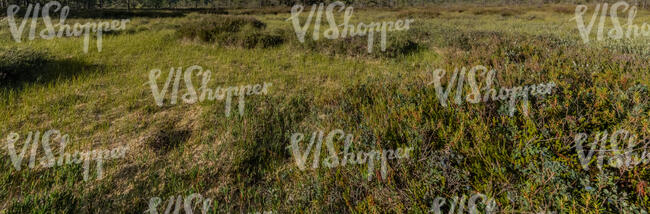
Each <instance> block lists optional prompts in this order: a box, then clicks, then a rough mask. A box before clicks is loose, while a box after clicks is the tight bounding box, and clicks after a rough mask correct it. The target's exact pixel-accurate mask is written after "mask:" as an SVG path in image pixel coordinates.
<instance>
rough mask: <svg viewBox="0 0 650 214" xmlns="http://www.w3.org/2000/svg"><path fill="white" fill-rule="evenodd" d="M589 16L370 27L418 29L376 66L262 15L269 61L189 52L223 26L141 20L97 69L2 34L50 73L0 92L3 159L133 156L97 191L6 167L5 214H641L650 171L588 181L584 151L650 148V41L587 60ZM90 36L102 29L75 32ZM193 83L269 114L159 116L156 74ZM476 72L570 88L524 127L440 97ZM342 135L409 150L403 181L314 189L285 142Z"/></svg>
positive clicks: (434, 20) (71, 54)
mask: <svg viewBox="0 0 650 214" xmlns="http://www.w3.org/2000/svg"><path fill="white" fill-rule="evenodd" d="M574 9H575V6H570V5H546V6H540V7H532V6H531V7H523V6H522V7H514V6H513V7H488V8H485V7H482V6H476V5H462V6H460V5H459V6H448V7H442V6H441V7H434V8H402V9H390V10H389V9H358V10H355V15H354V18H353V22H355V23H356V22H364V23H370V22H379V21H392V20H396V19H403V18H406V17H411V18H414V19H415V20H416V21H415V22H414V23H413V24H412V26H411V29H409V30H408V31H405V32H394V33H393V32H389V34H390V35H391V40H390V42H389V50H388V51H387V52H380V51H378V50H379V49H378V47H375V50H377V51H376V52H374V53H373V54H367V53H364V52H365V49H363V48H361V49H359V48H358V47H363V43H364V42H365V41H366V37H359V38H357V39H352V41H350V40H343V41H330V40H319V41H307V42H306V43H305V44H302V43H299V42H298V40H297V38H296V36H295V34H294V31H293V29H292V27H291V23H290V22H289V21H287V20H286V19H287V18H289V16H290V14H289V13H283V12H281V13H277V14H274V13H270V12H269V13H268V14H267V12H268V11H267V12H265V11H264V10H260V11H256V12H254V13H252V14H249V15H245V16H248V17H253V18H254V19H257V20H259V21H261V22H263V23H265V24H266V27H265V28H263V29H259V32H261V33H262V34H266V33H268V34H272V35H274V36H277V38H281V42H278V44H271V45H269V47H262V46H260V45H256V46H254V47H246V46H241V45H233V44H237V43H224V42H220V40H217V41H209V42H206V41H202V40H201V39H193V38H187V37H185V36H183V35H182V34H181V33H179V31H180V30H179V29H182V27H183V26H191V24H192V23H194V24H198V25H200V23H202V22H201V20H207V19H210V18H211V17H212V18H214V17H217V19H223V17H225V16H231V17H234V16H237V17H239V16H244V15H216V14H198V13H192V14H188V15H186V16H184V17H171V18H142V17H133V18H131V22H130V23H129V24H128V25H127V29H126V30H125V31H123V32H118V33H115V34H111V35H105V36H104V38H103V39H104V41H103V50H102V51H101V52H98V51H97V50H96V49H95V47H94V40H91V42H90V50H89V52H88V53H83V51H82V44H83V42H82V38H55V39H53V40H44V39H36V40H33V41H29V40H27V41H25V40H26V39H25V38H23V40H24V41H23V42H21V43H16V42H14V41H13V40H12V39H11V34H10V32H9V27H8V24H7V23H8V22H7V21H6V20H3V21H2V22H1V23H0V47H2V48H0V49H2V50H3V51H5V53H6V52H7V50H10V49H21V50H24V49H28V50H30V52H28V54H30V56H34V57H38V59H40V60H41V61H42V63H40V64H38V65H39V66H35V67H26V68H27V69H26V70H25V72H28V73H34V74H35V75H34V76H33V77H30V78H27V79H24V80H21V81H19V82H16V83H12V84H9V85H5V86H3V87H0V106H1V108H0V121H1V122H0V137H1V138H0V139H1V140H0V142H2V143H3V148H5V149H3V151H6V146H5V142H6V139H5V138H6V136H7V135H8V134H9V133H10V132H17V133H19V134H20V135H21V136H24V135H26V134H27V132H30V131H41V132H44V131H46V130H49V129H58V130H60V131H61V132H62V133H64V134H68V135H69V136H70V137H71V143H70V144H69V145H68V148H66V151H86V150H92V149H96V148H114V147H117V146H121V145H128V146H129V147H130V150H129V152H128V153H127V156H126V158H124V159H119V160H115V161H110V162H107V163H105V165H104V171H105V172H104V173H105V175H104V176H105V177H104V178H103V179H101V180H96V179H90V180H88V181H84V180H83V179H82V176H81V174H82V173H81V171H82V168H81V167H80V166H79V165H65V166H61V167H54V168H49V169H23V170H20V171H16V170H15V169H14V168H13V167H12V164H11V161H10V158H9V155H8V154H7V153H6V152H2V153H0V202H1V203H0V209H2V210H4V211H5V212H7V213H50V212H56V213H142V212H144V211H145V210H147V209H148V207H147V203H148V202H149V199H150V198H151V197H160V198H162V199H164V200H167V199H168V198H169V197H170V196H176V195H183V196H186V195H189V194H192V193H200V194H202V195H203V196H204V197H209V198H212V199H213V201H214V205H213V206H212V207H213V209H212V212H214V213H248V212H263V211H273V212H274V213H275V212H277V213H293V212H297V213H303V212H304V213H311V212H316V213H424V212H428V211H429V209H430V208H431V204H432V201H433V200H434V198H435V197H444V198H453V197H454V196H459V197H461V196H462V195H471V194H474V193H482V194H485V195H487V196H489V197H492V198H494V199H496V201H497V205H498V210H499V212H502V213H509V212H515V211H523V212H526V213H531V212H552V211H555V212H557V213H640V212H645V210H646V208H647V207H648V206H650V198H648V192H650V187H648V183H647V182H648V180H649V179H650V171H648V170H647V166H646V165H639V166H636V167H633V168H628V169H616V168H605V169H604V170H603V171H602V172H601V171H599V170H598V169H596V167H592V168H591V170H583V169H582V167H581V165H580V162H579V159H578V157H577V153H576V150H575V148H574V147H573V145H574V143H573V136H574V135H575V134H576V133H580V132H585V133H594V132H597V131H605V130H610V132H611V130H616V129H626V130H629V131H631V132H634V133H636V134H638V135H640V136H647V134H648V125H649V120H648V119H649V117H648V113H649V112H650V105H649V103H648V99H649V98H648V95H650V92H649V91H648V84H649V83H648V81H650V77H648V75H649V74H650V72H649V71H650V68H649V67H648V64H649V63H650V60H649V56H650V49H649V48H648V41H649V40H650V37H647V36H646V37H640V38H635V39H631V40H627V39H625V40H620V41H601V42H597V41H596V42H591V43H589V44H584V43H583V42H582V40H581V39H580V37H579V33H578V29H577V27H576V23H575V21H573V20H571V18H573V16H574V15H573V11H574ZM590 9H591V10H593V7H590ZM253 11H255V10H253ZM228 12H229V13H230V14H237V12H239V11H238V10H232V11H228ZM249 13H251V12H249ZM649 14H650V12H648V11H644V10H640V11H639V14H638V15H637V18H636V19H635V22H636V23H639V24H642V23H650V16H649ZM587 17H590V14H589V15H588V16H587ZM338 18H341V17H338ZM303 20H304V19H303ZM87 21H99V20H98V19H95V20H91V19H69V20H68V21H67V23H75V22H80V23H85V22H87ZM608 25H611V23H608ZM247 30H251V29H244V30H242V32H239V33H237V34H233V35H230V36H231V37H228V38H230V39H233V41H240V40H241V38H247V36H250V35H251V34H246V32H245V31H247ZM255 30H256V29H252V30H251V31H255ZM25 34H27V33H25ZM238 36H240V37H238ZM377 38H378V36H376V39H375V40H376V41H377V40H378V39H377ZM393 38H400V39H402V40H408V41H410V42H412V44H416V48H410V47H411V46H408V47H406V48H404V49H391V48H390V47H401V46H399V44H404V42H403V41H402V40H399V39H397V40H392V39H393ZM307 40H309V39H307ZM244 44H245V43H244ZM341 44H343V45H341ZM390 45H394V46H390ZM37 53H40V54H37ZM41 54H42V55H44V56H41ZM3 59H5V60H7V59H8V57H6V56H5V57H4V58H3ZM15 60H21V59H15ZM3 63H13V62H3ZM192 65H199V66H202V67H203V68H204V69H209V70H211V71H213V80H212V82H211V86H213V87H216V86H237V85H248V84H260V83H263V82H270V83H272V84H273V86H272V87H271V88H270V89H269V94H268V95H265V96H250V97H247V98H246V108H245V113H244V114H243V116H240V115H239V114H232V115H231V116H230V117H226V116H225V114H224V102H223V101H210V102H207V101H206V102H201V103H196V104H191V105H190V104H177V105H169V104H166V105H165V106H163V107H159V106H157V105H156V103H155V101H154V99H153V96H152V92H151V89H150V88H149V85H147V84H146V83H147V82H148V81H149V79H148V76H149V71H150V70H152V69H161V70H162V71H163V77H164V78H166V75H167V71H169V69H170V68H172V67H183V69H185V68H187V67H189V66H192ZM476 65H484V66H486V67H488V68H490V69H495V70H496V71H497V83H496V84H497V85H496V86H497V88H500V87H508V88H510V87H515V86H523V85H529V84H537V83H546V82H551V81H553V82H555V83H556V84H557V87H556V88H555V89H554V90H553V93H552V94H551V95H549V96H546V97H544V98H543V99H531V100H530V106H531V108H530V112H529V115H528V116H525V115H523V114H522V113H521V110H522V109H521V107H520V106H518V107H519V109H518V111H517V112H516V113H515V115H514V116H512V117H510V116H509V115H508V114H507V105H506V104H505V103H500V102H486V103H479V104H470V103H467V102H465V103H463V104H461V105H456V104H455V103H453V102H451V101H449V103H450V104H449V105H450V106H448V107H443V106H441V105H440V103H439V101H438V98H437V97H436V93H435V88H434V87H433V85H428V83H429V82H430V81H431V80H432V74H431V72H432V70H433V68H443V69H446V70H447V71H448V73H449V72H451V71H453V69H454V68H460V67H467V68H471V67H474V66H476ZM161 79H163V78H161ZM479 79H481V78H479ZM198 82H199V80H198V78H197V79H196V80H195V81H194V84H195V86H196V87H198V86H197V85H198ZM161 84H163V83H162V82H159V86H160V85H161ZM479 85H481V86H482V85H483V81H482V79H481V81H479ZM181 88H182V87H181ZM453 93H455V92H452V94H453ZM450 96H452V95H450ZM233 109H236V102H233ZM233 112H236V111H233ZM335 129H342V130H344V131H345V132H346V133H351V134H354V135H355V140H354V142H355V144H354V149H355V150H356V151H370V150H373V149H381V148H384V149H393V148H398V147H403V146H409V147H413V148H414V151H413V156H412V157H411V158H410V159H403V160H399V161H395V162H391V163H390V168H389V171H388V172H389V173H388V177H387V179H381V178H380V177H378V176H374V179H373V180H372V181H367V179H366V177H365V176H366V174H367V172H366V166H365V165H353V166H346V167H338V168H333V169H329V168H323V167H321V168H318V169H316V170H307V171H301V170H299V169H298V168H297V166H296V164H295V161H294V158H293V157H292V156H291V151H290V150H289V145H290V143H289V140H290V136H291V135H292V134H293V133H297V132H300V133H304V134H305V135H306V136H307V137H310V136H311V133H312V132H314V131H317V130H322V131H324V132H325V133H326V134H327V133H328V132H329V131H331V130H335ZM21 142H22V141H21ZM19 145H20V144H19ZM336 145H337V147H340V148H342V147H343V142H340V143H338V144H336ZM53 146H54V147H55V148H53V150H55V151H57V149H58V148H56V147H57V146H56V145H53ZM18 147H19V148H20V146H18ZM323 150H324V151H322V152H323V154H322V156H325V155H327V152H326V151H325V149H323ZM341 150H342V149H341ZM39 152H42V150H39ZM39 157H40V156H39ZM308 160H309V161H308V163H309V164H311V160H312V159H311V157H310V158H309V159H308ZM23 168H26V167H25V165H23ZM91 174H93V175H94V173H91ZM377 175H378V174H377ZM165 204H166V203H165ZM160 207H164V205H161V206H160Z"/></svg>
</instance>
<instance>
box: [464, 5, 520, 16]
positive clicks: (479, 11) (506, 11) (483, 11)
mask: <svg viewBox="0 0 650 214" xmlns="http://www.w3.org/2000/svg"><path fill="white" fill-rule="evenodd" d="M524 13H525V12H523V11H521V10H519V9H514V8H501V7H489V8H476V9H473V10H472V14H474V15H495V14H498V15H501V16H503V17H508V16H513V15H521V14H524Z"/></svg>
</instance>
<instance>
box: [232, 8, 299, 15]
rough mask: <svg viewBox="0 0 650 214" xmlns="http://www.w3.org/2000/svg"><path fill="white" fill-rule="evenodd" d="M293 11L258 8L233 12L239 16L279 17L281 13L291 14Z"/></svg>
mask: <svg viewBox="0 0 650 214" xmlns="http://www.w3.org/2000/svg"><path fill="white" fill-rule="evenodd" d="M289 12H291V9H290V8H289V7H268V8H256V9H242V10H233V11H231V13H232V14H238V15H266V14H273V15H277V14H279V13H289Z"/></svg>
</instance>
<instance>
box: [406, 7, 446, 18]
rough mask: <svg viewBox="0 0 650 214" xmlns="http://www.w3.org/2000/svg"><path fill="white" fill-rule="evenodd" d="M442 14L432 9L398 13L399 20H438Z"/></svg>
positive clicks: (409, 10)
mask: <svg viewBox="0 0 650 214" xmlns="http://www.w3.org/2000/svg"><path fill="white" fill-rule="evenodd" d="M438 16H440V12H438V11H437V10H435V9H432V8H425V9H408V10H403V11H400V12H399V13H397V17H398V18H429V19H431V18H437V17H438Z"/></svg>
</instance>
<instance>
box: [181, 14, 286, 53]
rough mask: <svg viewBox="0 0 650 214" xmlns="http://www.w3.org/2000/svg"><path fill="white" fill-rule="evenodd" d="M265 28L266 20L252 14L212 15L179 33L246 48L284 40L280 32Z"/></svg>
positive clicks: (268, 45) (194, 22)
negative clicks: (251, 15)
mask: <svg viewBox="0 0 650 214" xmlns="http://www.w3.org/2000/svg"><path fill="white" fill-rule="evenodd" d="M265 29H266V24H265V23H264V22H262V21H260V20H258V19H256V18H253V17H250V16H211V17H200V19H199V20H198V21H196V20H193V21H191V22H188V23H186V24H184V25H182V26H181V27H180V28H179V29H178V31H177V33H178V34H179V36H181V37H182V38H188V39H199V40H201V41H204V42H217V43H219V44H221V45H225V46H237V47H244V48H254V47H258V46H259V47H263V48H267V47H273V46H277V45H280V44H282V43H283V42H284V38H283V37H282V36H281V35H280V33H278V32H277V31H266V30H265Z"/></svg>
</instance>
